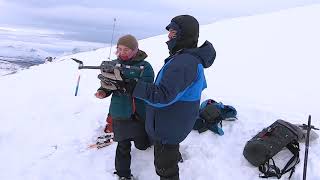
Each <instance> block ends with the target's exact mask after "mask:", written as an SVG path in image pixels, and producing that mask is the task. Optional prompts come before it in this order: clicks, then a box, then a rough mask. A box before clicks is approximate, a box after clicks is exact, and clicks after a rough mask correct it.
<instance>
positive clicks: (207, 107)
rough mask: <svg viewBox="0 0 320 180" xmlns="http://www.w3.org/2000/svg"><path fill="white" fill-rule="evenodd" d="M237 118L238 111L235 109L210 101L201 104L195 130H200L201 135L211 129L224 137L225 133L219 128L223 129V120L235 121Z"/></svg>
mask: <svg viewBox="0 0 320 180" xmlns="http://www.w3.org/2000/svg"><path fill="white" fill-rule="evenodd" d="M236 116H237V111H236V109H235V108H234V107H232V106H229V105H224V104H222V103H221V102H220V103H218V102H216V101H214V100H212V99H208V100H205V101H204V102H202V103H201V105H200V109H199V117H198V118H197V121H196V123H195V125H194V127H193V129H194V130H198V131H199V133H201V132H204V131H206V130H208V129H209V130H211V131H213V132H215V133H217V134H220V135H223V131H222V129H221V128H219V127H218V124H220V126H221V127H222V120H226V119H232V120H235V119H236Z"/></svg>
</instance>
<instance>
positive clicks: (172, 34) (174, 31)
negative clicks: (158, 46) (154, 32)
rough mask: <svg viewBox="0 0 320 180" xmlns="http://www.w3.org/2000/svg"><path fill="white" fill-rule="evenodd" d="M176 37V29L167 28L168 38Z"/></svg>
mask: <svg viewBox="0 0 320 180" xmlns="http://www.w3.org/2000/svg"><path fill="white" fill-rule="evenodd" d="M176 37H177V31H176V30H174V29H171V28H170V29H169V34H168V38H169V40H171V39H174V38H176Z"/></svg>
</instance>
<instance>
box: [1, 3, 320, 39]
mask: <svg viewBox="0 0 320 180" xmlns="http://www.w3.org/2000/svg"><path fill="white" fill-rule="evenodd" d="M314 3H320V0H197V1H196V0H159V1H152V0H0V28H2V29H5V28H17V29H28V31H30V29H31V31H32V30H33V29H40V31H39V30H37V32H38V33H39V32H41V30H43V32H46V33H49V34H50V35H55V36H58V37H62V38H64V39H72V40H84V41H94V42H102V43H110V40H111V34H112V27H113V19H114V18H116V28H115V39H117V38H118V37H119V36H121V35H124V34H127V33H130V34H133V35H135V36H136V37H137V38H138V39H142V38H146V37H150V36H154V35H159V34H163V33H165V32H166V31H165V29H164V28H165V26H166V25H167V24H168V23H169V22H170V20H171V19H172V18H173V17H174V16H176V15H180V14H190V15H193V16H194V17H196V18H197V19H198V20H199V22H200V24H209V23H213V22H215V21H218V20H222V19H225V18H230V17H238V16H247V15H254V14H258V13H265V12H271V11H277V10H280V9H287V8H291V7H297V6H303V5H309V4H314Z"/></svg>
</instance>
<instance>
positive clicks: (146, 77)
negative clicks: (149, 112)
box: [100, 50, 154, 121]
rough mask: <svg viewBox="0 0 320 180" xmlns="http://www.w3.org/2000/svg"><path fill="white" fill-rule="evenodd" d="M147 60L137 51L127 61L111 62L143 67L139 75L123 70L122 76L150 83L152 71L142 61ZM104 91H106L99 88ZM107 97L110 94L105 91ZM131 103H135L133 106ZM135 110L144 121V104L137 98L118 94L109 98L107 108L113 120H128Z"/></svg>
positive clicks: (142, 52) (140, 51)
mask: <svg viewBox="0 0 320 180" xmlns="http://www.w3.org/2000/svg"><path fill="white" fill-rule="evenodd" d="M146 58H147V54H146V53H145V52H144V51H142V50H139V51H138V53H137V55H136V56H135V57H134V58H133V59H132V60H129V61H122V60H120V59H116V60H113V61H116V62H118V63H121V64H124V65H130V66H136V67H140V66H143V67H144V69H143V71H142V73H141V71H138V70H134V69H124V70H123V76H124V78H126V79H134V78H137V79H139V80H142V81H144V82H149V83H152V82H153V80H154V71H153V69H152V66H151V65H150V64H149V63H148V62H147V61H144V60H145V59H146ZM100 89H102V90H104V91H106V89H103V88H100ZM107 95H111V92H108V91H107ZM133 102H135V103H134V104H133ZM134 106H135V110H136V113H137V114H138V116H139V117H140V118H141V120H143V121H144V120H145V118H146V103H145V102H144V101H143V100H141V99H137V98H134V100H133V98H132V97H131V96H129V95H125V94H120V93H112V97H111V103H110V107H109V113H110V115H111V117H112V119H113V120H130V119H131V115H132V114H134V112H133V110H134Z"/></svg>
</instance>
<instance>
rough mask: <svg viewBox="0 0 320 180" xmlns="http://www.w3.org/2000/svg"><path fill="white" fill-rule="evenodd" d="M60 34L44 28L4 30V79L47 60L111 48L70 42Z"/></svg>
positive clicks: (0, 50)
mask: <svg viewBox="0 0 320 180" xmlns="http://www.w3.org/2000/svg"><path fill="white" fill-rule="evenodd" d="M60 35H61V32H51V31H48V30H41V29H26V28H5V27H0V40H1V41H0V76H1V75H6V74H10V73H14V72H17V71H19V70H21V69H24V68H28V67H30V66H31V65H34V64H41V63H44V61H45V58H46V57H52V58H55V57H61V56H65V55H69V54H74V53H78V52H82V51H89V50H93V49H97V48H101V47H105V46H107V44H102V43H93V42H85V41H73V40H66V39H62V38H61V37H60ZM21 62H30V63H31V64H30V63H29V64H28V63H27V64H26V63H25V64H21Z"/></svg>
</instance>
